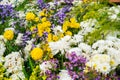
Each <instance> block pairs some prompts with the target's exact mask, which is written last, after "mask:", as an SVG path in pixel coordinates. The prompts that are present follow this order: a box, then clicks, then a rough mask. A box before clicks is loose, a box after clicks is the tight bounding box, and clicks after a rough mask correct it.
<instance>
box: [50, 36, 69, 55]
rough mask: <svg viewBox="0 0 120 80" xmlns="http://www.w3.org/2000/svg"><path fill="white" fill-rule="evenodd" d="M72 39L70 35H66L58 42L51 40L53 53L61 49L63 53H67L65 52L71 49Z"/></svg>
mask: <svg viewBox="0 0 120 80" xmlns="http://www.w3.org/2000/svg"><path fill="white" fill-rule="evenodd" d="M70 39H71V37H70V36H65V37H64V38H62V39H61V40H59V41H57V42H50V43H49V47H50V48H51V50H52V54H53V55H56V54H57V53H58V52H59V51H60V52H61V54H65V52H66V51H68V50H69V49H70V44H69V40H70Z"/></svg>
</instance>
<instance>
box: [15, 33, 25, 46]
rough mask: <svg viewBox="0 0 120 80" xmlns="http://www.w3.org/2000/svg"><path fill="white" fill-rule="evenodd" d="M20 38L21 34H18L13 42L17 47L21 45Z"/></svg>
mask: <svg viewBox="0 0 120 80" xmlns="http://www.w3.org/2000/svg"><path fill="white" fill-rule="evenodd" d="M22 37H23V34H22V33H19V34H18V36H17V39H16V40H15V43H16V44H17V45H20V44H21V43H22Z"/></svg>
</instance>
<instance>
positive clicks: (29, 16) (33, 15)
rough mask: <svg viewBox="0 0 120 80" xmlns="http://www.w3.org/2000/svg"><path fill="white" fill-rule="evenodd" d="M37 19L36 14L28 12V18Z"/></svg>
mask: <svg viewBox="0 0 120 80" xmlns="http://www.w3.org/2000/svg"><path fill="white" fill-rule="evenodd" d="M34 19H35V14H34V13H32V12H28V13H27V14H26V20H34Z"/></svg>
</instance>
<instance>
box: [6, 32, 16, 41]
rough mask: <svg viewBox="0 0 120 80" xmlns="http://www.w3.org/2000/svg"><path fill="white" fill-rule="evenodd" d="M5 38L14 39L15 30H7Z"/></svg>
mask: <svg viewBox="0 0 120 80" xmlns="http://www.w3.org/2000/svg"><path fill="white" fill-rule="evenodd" d="M4 38H6V39H7V40H12V39H13V38H14V32H13V31H12V30H6V31H5V32H4Z"/></svg>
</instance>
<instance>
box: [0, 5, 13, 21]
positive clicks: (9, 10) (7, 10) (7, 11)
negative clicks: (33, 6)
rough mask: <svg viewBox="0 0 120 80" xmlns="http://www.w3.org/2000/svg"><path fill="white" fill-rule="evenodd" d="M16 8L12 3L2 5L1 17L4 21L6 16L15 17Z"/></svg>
mask: <svg viewBox="0 0 120 80" xmlns="http://www.w3.org/2000/svg"><path fill="white" fill-rule="evenodd" d="M13 13H14V9H13V7H12V5H0V19H1V20H2V23H4V22H5V20H6V18H8V17H11V18H13V17H14V14H13Z"/></svg>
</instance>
